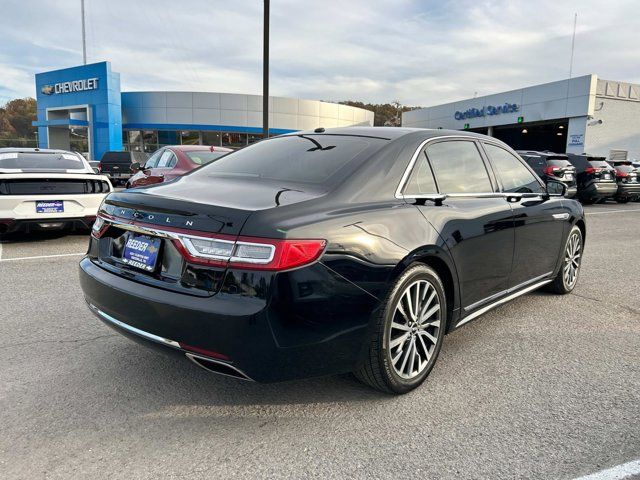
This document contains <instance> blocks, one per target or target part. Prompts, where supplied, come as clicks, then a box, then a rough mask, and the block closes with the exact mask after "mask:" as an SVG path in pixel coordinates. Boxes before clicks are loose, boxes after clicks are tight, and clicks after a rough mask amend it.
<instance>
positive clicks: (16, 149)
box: [0, 147, 79, 155]
mask: <svg viewBox="0 0 640 480" xmlns="http://www.w3.org/2000/svg"><path fill="white" fill-rule="evenodd" d="M0 153H71V154H74V155H76V152H72V151H71V150H59V149H56V148H19V147H5V148H0ZM78 155H79V154H78Z"/></svg>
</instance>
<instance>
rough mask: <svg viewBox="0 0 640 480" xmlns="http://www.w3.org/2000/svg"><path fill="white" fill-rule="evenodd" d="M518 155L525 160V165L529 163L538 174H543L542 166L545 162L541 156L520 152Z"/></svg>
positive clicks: (543, 166)
mask: <svg viewBox="0 0 640 480" xmlns="http://www.w3.org/2000/svg"><path fill="white" fill-rule="evenodd" d="M520 156H521V157H522V158H523V160H524V161H525V162H527V165H529V166H530V167H531V168H532V170H533V171H534V172H536V174H537V175H538V176H543V175H544V168H545V167H546V166H547V164H546V163H545V161H544V160H543V158H542V157H540V156H538V155H525V154H522V153H521V154H520Z"/></svg>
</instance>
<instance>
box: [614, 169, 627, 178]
mask: <svg viewBox="0 0 640 480" xmlns="http://www.w3.org/2000/svg"><path fill="white" fill-rule="evenodd" d="M616 176H617V177H628V176H629V174H628V173H627V172H623V171H621V170H616Z"/></svg>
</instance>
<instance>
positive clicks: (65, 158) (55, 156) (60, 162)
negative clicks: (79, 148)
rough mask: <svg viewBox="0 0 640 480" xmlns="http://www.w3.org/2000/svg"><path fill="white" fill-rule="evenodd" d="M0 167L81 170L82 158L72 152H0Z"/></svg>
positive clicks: (82, 165)
mask: <svg viewBox="0 0 640 480" xmlns="http://www.w3.org/2000/svg"><path fill="white" fill-rule="evenodd" d="M0 168H10V169H19V170H47V171H49V170H83V169H84V168H86V167H85V164H84V163H83V161H82V159H80V158H79V157H77V156H76V155H73V154H72V153H38V152H24V153H0Z"/></svg>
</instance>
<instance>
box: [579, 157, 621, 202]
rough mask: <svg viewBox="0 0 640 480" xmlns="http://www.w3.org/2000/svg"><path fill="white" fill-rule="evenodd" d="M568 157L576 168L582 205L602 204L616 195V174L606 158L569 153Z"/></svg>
mask: <svg viewBox="0 0 640 480" xmlns="http://www.w3.org/2000/svg"><path fill="white" fill-rule="evenodd" d="M567 157H568V159H569V161H570V162H571V164H572V165H573V166H574V167H575V168H576V172H577V174H576V178H577V181H578V199H579V200H580V201H581V202H582V203H587V204H589V203H596V202H601V201H604V200H606V199H607V198H610V197H614V196H615V195H616V193H617V191H618V184H617V183H616V172H615V170H614V169H613V167H612V166H611V165H609V164H608V163H607V162H606V161H605V160H606V159H605V158H604V157H597V156H594V155H589V154H587V153H582V154H580V155H577V154H574V153H569V154H567Z"/></svg>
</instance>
